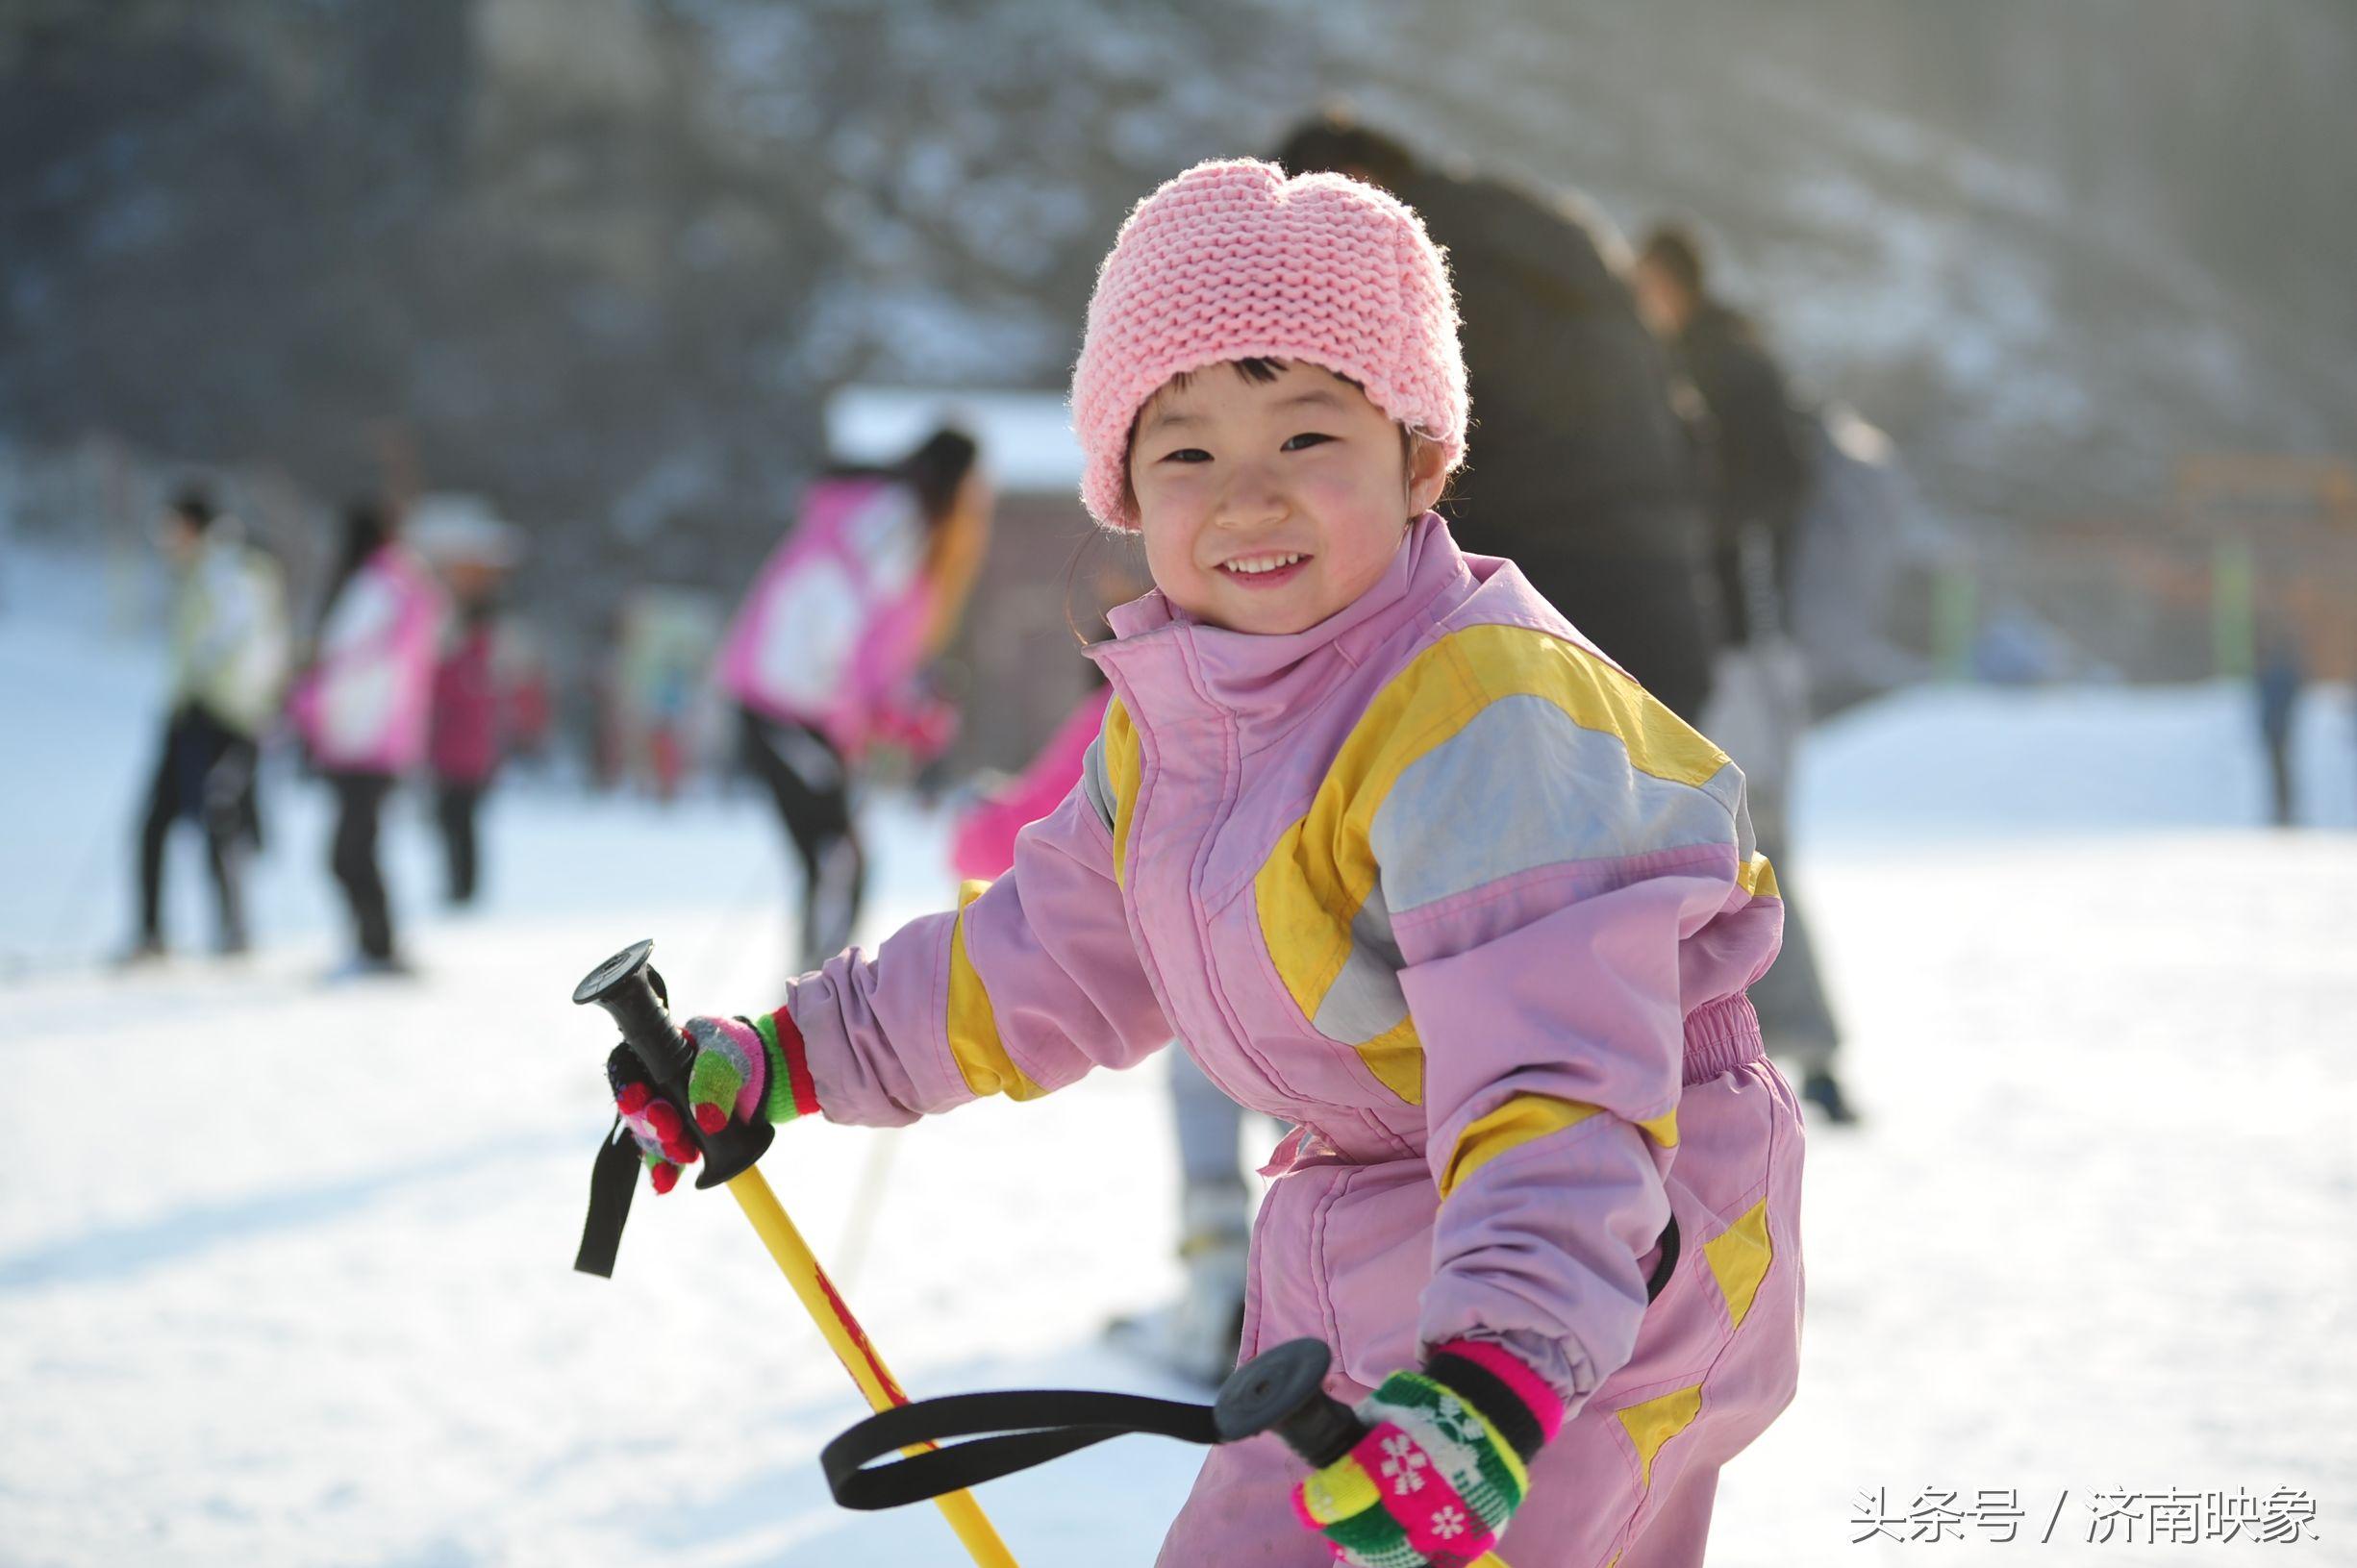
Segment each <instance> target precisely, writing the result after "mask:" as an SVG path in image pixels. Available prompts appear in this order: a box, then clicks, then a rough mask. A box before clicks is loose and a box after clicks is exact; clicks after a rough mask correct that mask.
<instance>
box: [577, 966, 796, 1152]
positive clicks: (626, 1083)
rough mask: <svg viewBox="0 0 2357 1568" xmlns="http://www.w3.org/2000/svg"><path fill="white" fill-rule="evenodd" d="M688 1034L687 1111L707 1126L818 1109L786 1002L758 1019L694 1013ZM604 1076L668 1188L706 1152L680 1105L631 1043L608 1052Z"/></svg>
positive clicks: (714, 1127)
mask: <svg viewBox="0 0 2357 1568" xmlns="http://www.w3.org/2000/svg"><path fill="white" fill-rule="evenodd" d="M685 1033H686V1034H687V1037H688V1043H689V1044H690V1045H691V1046H693V1047H694V1048H695V1065H694V1066H693V1067H692V1068H690V1070H689V1074H688V1110H689V1114H690V1115H692V1116H693V1117H694V1118H695V1123H696V1126H698V1127H699V1128H701V1129H703V1130H704V1131H705V1132H719V1131H720V1129H722V1128H723V1127H726V1126H727V1125H728V1124H729V1122H730V1121H731V1120H732V1119H734V1120H740V1121H750V1120H752V1119H753V1118H754V1117H755V1116H765V1117H767V1118H768V1119H769V1120H770V1121H773V1122H790V1121H792V1120H793V1119H794V1118H795V1117H797V1116H807V1115H809V1114H811V1113H812V1112H813V1111H815V1110H816V1109H817V1108H818V1094H817V1091H816V1090H815V1088H813V1087H812V1086H811V1075H810V1067H809V1065H808V1063H807V1062H806V1061H805V1060H804V1058H803V1054H802V1035H801V1032H800V1031H798V1030H796V1029H795V1028H794V1023H793V1019H792V1017H791V1016H790V1014H788V1012H787V1011H786V1009H785V1008H779V1009H778V1010H777V1011H775V1012H772V1013H765V1014H764V1015H763V1016H762V1017H760V1018H758V1019H753V1018H710V1017H701V1016H699V1017H695V1018H690V1019H689V1020H688V1027H687V1029H686V1031H685ZM606 1078H607V1082H608V1083H610V1084H611V1085H612V1086H613V1089H614V1108H615V1109H616V1110H618V1111H620V1112H621V1116H622V1122H623V1125H624V1126H626V1127H628V1128H629V1129H630V1132H631V1135H632V1136H633V1137H635V1138H636V1139H637V1140H638V1143H639V1157H641V1158H643V1159H644V1160H645V1161H646V1169H647V1179H648V1181H650V1182H653V1183H654V1187H655V1190H656V1191H657V1192H668V1191H670V1190H671V1188H672V1187H674V1186H676V1185H677V1184H678V1183H679V1173H680V1169H681V1167H683V1166H686V1165H691V1164H693V1163H695V1161H696V1160H697V1159H699V1158H701V1157H702V1152H701V1151H700V1150H698V1149H697V1148H696V1146H695V1140H694V1138H693V1137H691V1136H690V1134H689V1132H688V1127H687V1124H686V1123H685V1122H684V1121H683V1120H682V1119H681V1117H680V1114H679V1111H678V1108H676V1107H674V1106H673V1105H672V1104H671V1102H670V1101H668V1100H666V1099H664V1097H663V1096H662V1095H660V1094H658V1093H656V1092H655V1087H654V1085H653V1084H652V1083H648V1082H646V1074H645V1069H644V1067H643V1066H641V1065H640V1063H639V1058H638V1055H637V1054H636V1053H635V1052H633V1051H632V1050H631V1049H630V1048H629V1047H628V1046H616V1047H615V1048H614V1055H613V1056H611V1057H609V1058H607V1060H606Z"/></svg>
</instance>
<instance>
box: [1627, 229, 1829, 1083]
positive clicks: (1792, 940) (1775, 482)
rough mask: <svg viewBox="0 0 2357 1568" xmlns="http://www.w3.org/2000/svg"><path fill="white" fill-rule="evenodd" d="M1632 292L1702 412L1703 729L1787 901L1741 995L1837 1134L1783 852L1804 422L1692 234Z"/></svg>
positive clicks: (1656, 247) (1799, 703) (1664, 235)
mask: <svg viewBox="0 0 2357 1568" xmlns="http://www.w3.org/2000/svg"><path fill="white" fill-rule="evenodd" d="M1630 283H1631V286H1632V287H1633V288H1634V290H1635V293H1636V297H1637V301H1638V306H1639V309H1640V310H1641V311H1642V312H1643V315H1644V319H1645V322H1646V324H1647V325H1648V326H1649V327H1651V328H1652V329H1653V331H1654V332H1655V333H1657V334H1658V335H1660V336H1661V339H1662V341H1663V342H1664V343H1665V344H1666V345H1667V347H1668V349H1669V351H1670V353H1671V356H1672V359H1673V362H1674V365H1675V368H1676V369H1677V371H1678V373H1679V374H1681V375H1682V376H1684V377H1685V378H1686V380H1687V381H1688V383H1689V384H1690V385H1691V386H1692V387H1693V392H1694V394H1695V400H1696V402H1697V403H1698V404H1699V415H1700V417H1699V420H1698V425H1699V428H1698V430H1697V431H1696V432H1695V437H1696V438H1695V440H1694V443H1693V449H1692V450H1693V455H1694V463H1695V467H1696V470H1697V485H1696V487H1697V488H1698V489H1699V490H1700V492H1701V493H1702V494H1703V495H1704V496H1705V498H1706V500H1707V504H1708V507H1707V510H1708V513H1709V517H1710V523H1711V562H1712V566H1713V568H1714V572H1715V575H1716V579H1717V584H1718V604H1719V609H1720V611H1721V614H1722V616H1723V617H1724V621H1723V624H1724V630H1725V634H1726V641H1725V644H1724V646H1723V647H1722V648H1721V650H1720V652H1719V654H1718V667H1717V671H1716V673H1715V676H1714V679H1713V698H1712V701H1711V703H1710V705H1709V707H1708V709H1707V710H1706V716H1705V719H1704V721H1703V726H1702V727H1703V729H1704V731H1705V733H1707V734H1709V735H1710V736H1711V737H1712V738H1713V739H1715V740H1716V741H1718V744H1719V745H1721V746H1723V747H1725V748H1726V751H1727V753H1728V755H1729V756H1731V757H1733V758H1734V759H1736V760H1737V761H1738V762H1739V763H1741V764H1742V766H1743V778H1744V780H1745V781H1746V783H1747V784H1748V785H1749V800H1750V805H1751V824H1752V829H1753V831H1754V833H1755V834H1757V835H1758V842H1759V849H1760V853H1761V854H1763V855H1765V856H1767V857H1768V859H1769V861H1770V862H1771V863H1773V864H1774V865H1775V867H1776V872H1777V880H1778V886H1779V887H1780V888H1781V890H1782V892H1783V895H1784V950H1783V952H1782V953H1781V954H1779V955H1778V956H1777V958H1776V962H1775V965H1774V966H1773V967H1772V968H1770V969H1769V970H1768V973H1767V974H1766V975H1764V976H1763V977H1761V979H1760V980H1759V982H1758V983H1755V984H1754V985H1753V986H1752V987H1751V1000H1752V1005H1753V1006H1754V1007H1756V1008H1758V1009H1759V1014H1760V1027H1761V1030H1762V1033H1764V1034H1765V1035H1766V1036H1767V1040H1768V1049H1769V1050H1770V1051H1771V1052H1773V1053H1775V1054H1776V1055H1778V1056H1781V1057H1783V1058H1786V1059H1787V1060H1790V1061H1793V1063H1795V1064H1796V1065H1798V1066H1799V1067H1800V1069H1801V1089H1800V1096H1801V1098H1802V1099H1803V1100H1804V1101H1807V1102H1808V1103H1809V1104H1811V1105H1814V1106H1816V1107H1817V1108H1818V1110H1820V1111H1822V1112H1823V1113H1824V1115H1825V1117H1826V1119H1827V1120H1829V1121H1831V1122H1833V1123H1835V1124H1836V1125H1846V1124H1848V1123H1851V1122H1854V1121H1856V1120H1857V1113H1856V1111H1855V1110H1854V1109H1853V1108H1851V1106H1850V1103H1849V1097H1848V1095H1847V1093H1846V1092H1845V1091H1844V1090H1843V1085H1842V1081H1841V1078H1840V1075H1839V1073H1838V1072H1837V1070H1836V1058H1837V1057H1838V1055H1839V1053H1840V1050H1841V1043H1842V1037H1841V1030H1840V1027H1839V1026H1838V1025H1837V1024H1836V1023H1835V1021H1834V1017H1833V1008H1832V1004H1831V1003H1830V1002H1829V1001H1828V999H1827V998H1826V995H1825V985H1824V980H1823V977H1822V976H1821V975H1820V974H1819V973H1818V963H1817V956H1816V951H1815V948H1814V946H1813V944H1812V943H1811V940H1810V934H1809V926H1808V923H1807V921H1806V919H1805V918H1804V916H1803V913H1802V905H1801V904H1800V902H1799V900H1798V898H1797V896H1796V894H1795V892H1794V889H1793V872H1792V859H1791V854H1790V850H1791V846H1790V842H1789V837H1790V808H1791V803H1792V786H1793V765H1794V759H1795V754H1796V752H1797V750H1798V748H1799V744H1800V740H1801V736H1802V735H1803V734H1805V733H1806V732H1807V730H1808V726H1809V712H1810V709H1809V703H1810V697H1809V683H1808V670H1807V667H1806V664H1805V662H1804V660H1803V659H1802V656H1801V653H1800V650H1799V648H1798V646H1797V645H1796V644H1795V643H1794V642H1793V640H1792V638H1791V636H1790V635H1788V633H1789V629H1790V625H1791V615H1790V608H1791V605H1792V585H1793V571H1792V565H1793V556H1794V548H1793V547H1794V541H1795V535H1796V523H1797V520H1798V518H1799V515H1800V510H1801V506H1802V504H1803V502H1804V501H1806V499H1807V498H1808V492H1809V477H1810V476H1809V464H1808V460H1807V458H1806V456H1805V453H1804V449H1803V447H1802V444H1801V439H1802V425H1801V422H1800V420H1799V419H1798V418H1797V416H1796V415H1795V413H1794V411H1793V407H1792V403H1791V399H1790V397H1789V396H1788V394H1787V391H1786V386H1785V378H1784V374H1783V372H1782V371H1781V370H1780V369H1779V368H1778V367H1777V365H1776V361H1775V360H1774V359H1773V358H1772V357H1771V356H1770V355H1769V354H1768V349H1767V346H1766V345H1765V344H1764V343H1763V342H1762V341H1761V337H1760V334H1759V331H1758V329H1757V328H1755V327H1754V326H1753V325H1752V323H1751V322H1750V321H1749V320H1748V319H1747V318H1746V317H1744V316H1743V314H1742V313H1741V312H1739V311H1735V310H1734V309H1732V308H1731V307H1729V306H1727V305H1725V304H1724V303H1722V302H1720V301H1719V300H1717V299H1715V298H1713V297H1712V295H1711V292H1710V289H1709V287H1708V286H1707V282H1706V276H1705V272H1704V266H1703V259H1702V248H1701V245H1700V243H1699V242H1698V241H1697V240H1696V239H1695V238H1694V236H1693V234H1691V233H1690V232H1689V231H1687V230H1686V229H1684V228H1682V227H1679V226H1676V225H1672V224H1664V225H1661V226H1659V227H1657V228H1655V229H1654V230H1653V231H1652V232H1651V233H1650V234H1649V235H1647V236H1646V237H1645V241H1644V243H1643V245H1642V247H1641V248H1640V250H1639V253H1638V259H1637V264H1636V267H1635V269H1634V271H1633V272H1632V273H1631V276H1630Z"/></svg>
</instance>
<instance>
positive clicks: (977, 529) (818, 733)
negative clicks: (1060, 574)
mask: <svg viewBox="0 0 2357 1568" xmlns="http://www.w3.org/2000/svg"><path fill="white" fill-rule="evenodd" d="M978 458H979V452H978V450H977V448H976V447H975V444H974V442H973V440H972V438H971V437H969V436H965V434H963V433H962V432H958V431H954V430H940V431H937V432H935V433H934V434H933V435H932V436H929V437H928V438H927V439H926V440H925V441H924V442H923V443H922V444H920V445H919V446H918V447H917V448H916V450H915V451H914V452H912V453H911V454H910V455H909V456H908V457H907V458H906V459H904V460H902V461H901V462H900V463H899V464H897V465H896V466H894V467H891V468H887V469H862V470H856V471H844V472H839V473H836V474H833V475H830V476H829V477H827V478H825V479H822V480H820V481H819V482H818V483H817V484H816V485H813V486H812V487H811V490H810V492H809V494H808V495H806V496H805V497H804V498H803V503H802V508H801V511H800V514H799V515H798V516H797V518H796V519H795V522H794V526H793V529H792V531H791V532H790V533H789V534H788V535H786V537H785V539H784V540H783V541H782V542H781V543H780V544H779V545H778V547H777V548H776V549H775V550H774V551H772V552H771V553H770V556H769V559H768V560H766V561H765V562H764V563H763V564H762V568H761V571H760V572H759V574H758V575H757V576H756V577H755V579H754V583H753V587H752V589H751V591H750V592H748V593H747V594H746V595H745V599H744V602H743V603H742V604H741V605H740V606H739V607H738V610H737V616H736V619H735V620H734V621H733V622H732V623H731V624H730V626H729V629H728V633H727V635H726V636H725V637H724V638H723V639H722V642H721V646H720V655H719V661H718V671H717V673H718V677H719V682H720V685H721V687H722V689H724V690H725V691H726V692H727V693H728V694H729V696H730V697H731V698H732V699H733V700H734V701H735V702H736V703H737V705H738V709H739V715H740V724H741V728H742V734H743V742H744V758H745V761H746V763H747V765H748V766H750V767H751V768H752V770H753V772H754V773H755V774H756V775H758V776H759V777H760V779H761V780H762V782H763V783H764V784H766V785H768V787H769V791H770V793H771V794H772V795H773V796H775V797H776V800H777V807H778V814H779V816H780V817H781V818H782V819H783V820H784V822H785V827H786V834H787V836H788V838H789V839H790V840H791V841H792V844H793V847H794V853H795V854H796V855H797V856H798V857H799V859H801V862H802V930H801V938H802V940H801V952H800V959H799V962H800V966H801V968H802V969H803V970H809V969H814V968H816V967H817V966H818V965H819V964H820V963H823V962H824V961H826V960H827V959H828V958H833V957H834V956H835V955H836V954H837V953H840V952H841V951H842V949H843V948H844V947H845V946H847V945H848V944H849V942H850V940H851V931H852V928H853V926H854V925H855V924H856V923H857V921H858V919H859V910H860V900H861V895H862V892H863V890H864V888H865V882H866V860H865V856H864V855H863V854H862V852H861V848H860V840H859V833H858V830H857V827H856V825H855V824H854V822H853V820H852V814H851V782H852V776H853V774H854V772H855V771H856V770H857V769H858V768H859V767H860V766H861V765H862V764H863V763H864V762H865V760H866V759H867V756H868V754H869V752H870V751H872V750H873V749H874V748H876V747H877V746H880V745H881V746H895V747H899V748H901V749H904V750H906V751H907V752H908V753H909V754H910V755H911V756H912V757H914V758H915V759H918V760H919V761H923V760H929V759H932V758H934V757H937V756H939V755H940V753H941V752H942V751H943V750H945V749H946V748H947V747H948V744H949V742H950V740H951V738H952V737H953V736H954V734H955V733H956V720H957V715H956V712H955V710H954V709H950V708H949V707H948V706H947V705H946V704H944V703H942V702H941V701H940V698H938V697H936V696H934V695H933V694H932V693H931V692H930V691H929V690H928V689H927V688H926V686H925V685H924V684H923V682H922V679H921V672H922V669H923V666H924V664H925V662H926V661H927V660H929V659H931V658H932V656H933V655H935V654H936V653H938V652H940V648H941V646H942V645H943V644H944V643H946V642H947V641H948V640H949V637H950V635H951V634H952V633H953V632H954V631H955V630H956V628H957V624H958V618H959V616H960V615H961V614H962V613H963V612H964V610H965V597H966V594H967V593H968V591H969V590H970V589H971V588H972V586H973V582H974V577H975V574H976V571H977V570H978V568H979V567H980V565H981V561H982V555H983V552H984V550H985V549H986V548H987V546H988V541H989V538H990V508H991V499H990V485H989V482H988V480H987V479H986V477H985V475H984V473H983V470H982V467H981V464H980V462H979V461H978Z"/></svg>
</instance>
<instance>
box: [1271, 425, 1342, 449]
mask: <svg viewBox="0 0 2357 1568" xmlns="http://www.w3.org/2000/svg"><path fill="white" fill-rule="evenodd" d="M1333 439H1334V437H1333V436H1321V435H1319V434H1318V433H1317V432H1316V431H1314V430H1311V431H1304V432H1302V433H1301V434H1300V435H1298V436H1294V437H1293V438H1292V439H1291V440H1290V441H1287V442H1286V443H1285V446H1284V448H1283V450H1285V451H1287V452H1304V451H1307V450H1308V449H1309V448H1311V447H1313V446H1316V445H1317V444H1319V443H1320V442H1323V441H1331V440H1333Z"/></svg>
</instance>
